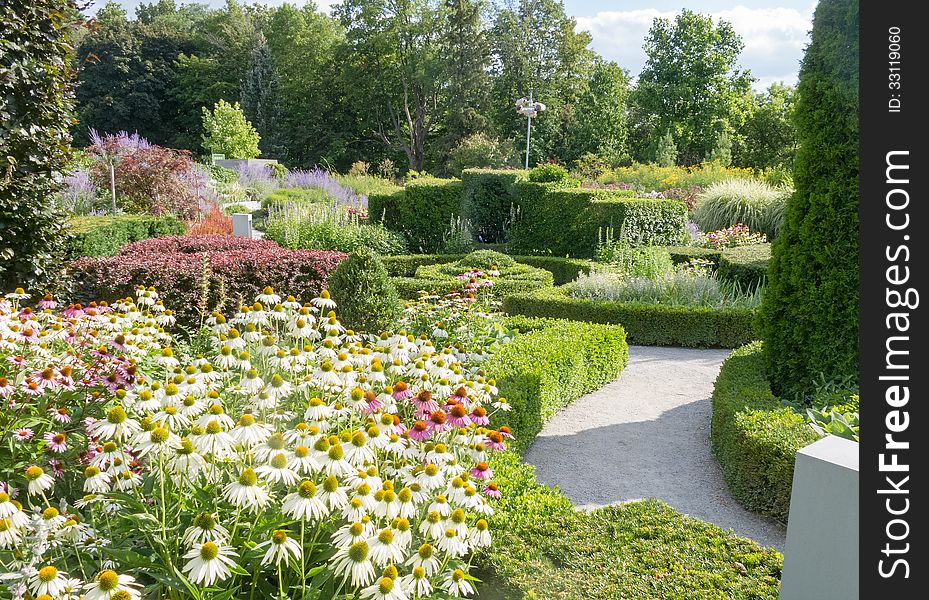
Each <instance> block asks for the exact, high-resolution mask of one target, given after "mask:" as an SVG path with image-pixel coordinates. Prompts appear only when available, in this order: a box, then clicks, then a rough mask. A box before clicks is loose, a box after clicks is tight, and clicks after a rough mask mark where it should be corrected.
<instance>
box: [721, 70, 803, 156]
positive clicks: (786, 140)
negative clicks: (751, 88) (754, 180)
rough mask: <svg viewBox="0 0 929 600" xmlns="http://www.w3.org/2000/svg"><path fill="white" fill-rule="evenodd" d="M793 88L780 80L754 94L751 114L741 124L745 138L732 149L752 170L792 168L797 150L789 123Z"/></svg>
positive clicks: (791, 124) (792, 126)
mask: <svg viewBox="0 0 929 600" xmlns="http://www.w3.org/2000/svg"><path fill="white" fill-rule="evenodd" d="M795 102H796V91H795V90H794V88H792V87H790V86H786V85H784V84H783V83H773V84H771V86H770V87H768V89H767V90H765V91H764V92H763V93H760V94H755V102H754V103H753V106H752V109H751V114H749V116H748V119H747V120H746V121H745V125H744V126H743V127H742V132H743V133H744V136H745V140H744V142H743V143H742V144H741V147H739V148H736V149H735V156H734V158H735V160H736V162H737V163H738V164H740V165H746V166H751V167H754V168H756V169H770V168H776V167H778V166H784V167H787V170H788V171H789V170H790V168H792V167H793V163H794V155H795V154H796V152H797V132H796V129H795V128H794V125H793V123H792V119H793V111H794V104H795Z"/></svg>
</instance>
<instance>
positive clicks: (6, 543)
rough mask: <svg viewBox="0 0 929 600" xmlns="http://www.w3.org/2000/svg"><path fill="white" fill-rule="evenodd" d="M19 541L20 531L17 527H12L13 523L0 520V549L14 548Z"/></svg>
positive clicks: (8, 520) (4, 519)
mask: <svg viewBox="0 0 929 600" xmlns="http://www.w3.org/2000/svg"><path fill="white" fill-rule="evenodd" d="M21 540H22V537H21V535H20V531H19V529H18V528H17V527H14V526H13V521H11V520H10V519H6V518H0V548H3V549H9V548H14V547H16V545H17V544H19V543H20V541H21Z"/></svg>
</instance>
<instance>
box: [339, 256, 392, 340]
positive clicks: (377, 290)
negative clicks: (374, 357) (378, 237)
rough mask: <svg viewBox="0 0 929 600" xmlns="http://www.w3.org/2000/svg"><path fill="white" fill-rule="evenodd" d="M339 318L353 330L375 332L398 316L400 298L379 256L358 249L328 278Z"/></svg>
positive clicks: (389, 324) (387, 326) (387, 327)
mask: <svg viewBox="0 0 929 600" xmlns="http://www.w3.org/2000/svg"><path fill="white" fill-rule="evenodd" d="M329 290H330V293H331V294H332V299H333V300H335V302H336V310H337V314H338V315H339V320H340V321H341V322H342V324H343V325H345V327H348V328H350V329H354V330H357V331H368V332H371V333H378V332H380V331H383V330H385V329H389V328H391V327H392V326H393V325H394V322H395V321H396V319H397V317H399V316H400V308H401V307H400V298H399V296H398V295H397V289H396V288H395V287H394V286H393V284H392V283H391V282H390V276H389V275H388V274H387V269H385V268H384V263H382V262H381V259H380V257H379V256H378V255H377V254H375V253H374V252H372V251H371V250H367V249H361V250H357V251H355V252H353V253H352V254H351V255H349V257H348V258H346V259H345V260H344V261H342V263H341V264H340V265H339V267H338V268H337V269H336V270H335V271H334V272H333V273H332V276H331V277H330V278H329Z"/></svg>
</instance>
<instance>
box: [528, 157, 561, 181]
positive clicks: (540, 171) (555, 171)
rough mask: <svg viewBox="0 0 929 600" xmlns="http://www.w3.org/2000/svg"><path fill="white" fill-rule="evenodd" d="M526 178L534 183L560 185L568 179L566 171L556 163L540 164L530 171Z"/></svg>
mask: <svg viewBox="0 0 929 600" xmlns="http://www.w3.org/2000/svg"><path fill="white" fill-rule="evenodd" d="M527 178H528V179H529V181H532V182H535V183H561V182H563V181H565V180H566V179H567V178H568V170H567V169H565V168H564V167H562V166H561V165H559V164H557V163H551V162H550V163H542V164H539V165H536V166H535V167H533V168H532V169H530V170H529V174H528V176H527Z"/></svg>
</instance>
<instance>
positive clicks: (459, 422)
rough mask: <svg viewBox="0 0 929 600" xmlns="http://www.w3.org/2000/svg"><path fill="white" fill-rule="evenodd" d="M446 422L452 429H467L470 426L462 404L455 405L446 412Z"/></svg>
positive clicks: (466, 412) (466, 410) (466, 411)
mask: <svg viewBox="0 0 929 600" xmlns="http://www.w3.org/2000/svg"><path fill="white" fill-rule="evenodd" d="M446 422H447V423H448V424H449V425H451V426H452V427H467V426H468V425H470V424H471V419H470V417H468V409H467V408H465V407H464V405H463V404H455V405H453V406H452V407H451V409H450V410H449V412H448V418H447V419H446Z"/></svg>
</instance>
